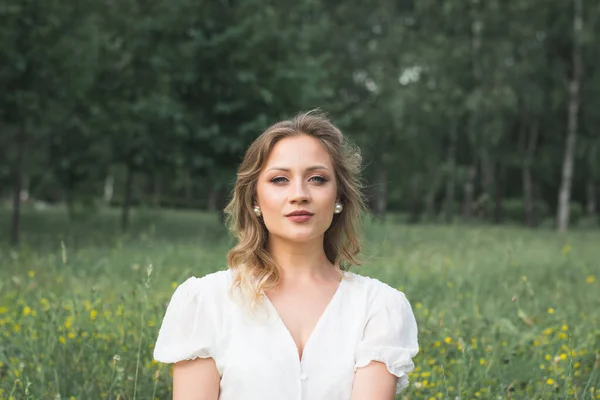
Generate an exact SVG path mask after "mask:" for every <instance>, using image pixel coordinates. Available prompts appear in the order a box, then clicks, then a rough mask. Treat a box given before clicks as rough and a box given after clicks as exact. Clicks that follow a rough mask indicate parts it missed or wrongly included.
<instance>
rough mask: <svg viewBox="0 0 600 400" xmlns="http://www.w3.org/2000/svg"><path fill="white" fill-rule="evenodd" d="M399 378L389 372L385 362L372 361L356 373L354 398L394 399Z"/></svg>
mask: <svg viewBox="0 0 600 400" xmlns="http://www.w3.org/2000/svg"><path fill="white" fill-rule="evenodd" d="M397 380H398V378H397V377H396V376H395V375H392V374H390V373H389V372H388V370H387V368H386V366H385V364H383V363H381V362H378V361H371V362H370V363H369V364H368V365H366V366H364V367H362V368H358V369H357V370H356V372H355V374H354V383H353V385H352V400H393V399H394V396H395V395H396V382H397Z"/></svg>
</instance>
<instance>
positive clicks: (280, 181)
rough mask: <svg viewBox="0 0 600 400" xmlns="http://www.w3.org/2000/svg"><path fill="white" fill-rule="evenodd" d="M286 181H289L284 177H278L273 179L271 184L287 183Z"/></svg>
mask: <svg viewBox="0 0 600 400" xmlns="http://www.w3.org/2000/svg"><path fill="white" fill-rule="evenodd" d="M286 180H287V179H285V178H284V177H283V176H278V177H275V178H273V179H271V182H273V183H282V182H285V181H286Z"/></svg>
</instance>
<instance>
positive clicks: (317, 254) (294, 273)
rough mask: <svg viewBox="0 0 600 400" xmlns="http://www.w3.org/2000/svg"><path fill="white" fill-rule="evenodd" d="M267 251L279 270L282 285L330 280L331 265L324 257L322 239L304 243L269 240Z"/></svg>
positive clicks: (276, 239)
mask: <svg viewBox="0 0 600 400" xmlns="http://www.w3.org/2000/svg"><path fill="white" fill-rule="evenodd" d="M267 251H268V252H269V254H270V255H271V257H272V258H273V260H275V262H276V263H277V265H279V267H280V268H281V278H282V281H283V282H282V283H284V284H285V283H286V282H290V281H293V282H295V283H298V284H302V283H303V282H308V281H313V280H315V279H327V280H328V279H330V278H331V277H333V276H334V275H333V274H332V272H334V269H333V268H332V267H333V265H332V264H331V262H330V261H329V260H328V259H327V256H326V255H325V249H324V248H323V237H321V238H319V239H316V240H313V241H310V242H304V243H298V242H289V241H284V240H280V239H279V238H269V241H268V243H267Z"/></svg>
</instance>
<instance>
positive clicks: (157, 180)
mask: <svg viewBox="0 0 600 400" xmlns="http://www.w3.org/2000/svg"><path fill="white" fill-rule="evenodd" d="M153 191H154V198H153V200H152V202H153V204H154V208H160V200H161V196H162V174H161V173H160V172H158V173H156V174H154V190H153Z"/></svg>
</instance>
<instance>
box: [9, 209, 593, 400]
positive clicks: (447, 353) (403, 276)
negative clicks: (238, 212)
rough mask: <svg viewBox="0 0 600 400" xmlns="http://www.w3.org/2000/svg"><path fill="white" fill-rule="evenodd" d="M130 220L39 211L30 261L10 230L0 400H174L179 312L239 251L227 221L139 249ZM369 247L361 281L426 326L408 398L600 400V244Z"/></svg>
mask: <svg viewBox="0 0 600 400" xmlns="http://www.w3.org/2000/svg"><path fill="white" fill-rule="evenodd" d="M8 220H9V214H8V212H7V211H4V212H0V224H1V225H0V226H4V227H5V228H6V227H8ZM118 221H119V215H118V212H117V211H113V210H107V211H102V212H100V213H99V214H98V215H93V216H90V217H88V218H86V219H85V220H82V221H79V222H75V223H68V221H67V220H66V216H65V214H64V212H62V211H61V210H56V209H50V210H47V211H44V212H34V211H27V212H25V214H24V216H23V245H22V246H21V248H20V249H19V250H14V249H11V248H10V247H9V246H8V245H7V244H6V243H7V236H6V231H7V229H4V230H3V232H2V235H0V399H9V398H11V396H12V398H14V399H57V398H61V399H71V398H73V399H78V400H79V399H85V400H87V399H117V398H118V397H119V398H120V399H121V400H125V399H134V398H136V399H151V398H158V399H167V398H170V391H169V388H170V385H171V377H170V369H169V368H168V367H167V366H166V365H161V364H156V363H153V362H152V348H153V345H154V340H155V338H156V334H157V330H158V326H159V324H160V322H161V318H162V315H163V313H164V311H165V306H166V302H167V301H168V300H169V298H170V296H171V294H172V292H173V290H174V287H175V285H176V284H178V283H181V282H182V281H183V280H185V278H187V277H188V276H191V275H195V276H202V275H204V274H206V273H208V272H210V271H214V270H219V269H223V268H224V267H225V253H226V252H227V249H228V248H229V247H230V246H231V245H232V240H231V238H229V236H228V235H227V232H226V231H225V229H224V228H223V227H222V226H221V223H220V221H219V219H218V218H217V217H216V216H215V215H208V214H202V213H191V212H176V211H162V212H153V211H148V210H145V211H144V210H137V211H136V212H134V214H133V216H132V227H131V230H130V233H128V234H126V235H123V234H120V233H119V230H118ZM366 232H367V235H366V236H367V239H368V241H367V243H368V245H367V246H366V250H367V257H366V264H365V266H363V267H359V268H353V271H355V272H357V273H360V274H364V275H368V276H374V277H377V278H379V279H381V280H383V281H385V282H387V283H389V284H390V285H392V286H394V287H397V288H399V289H400V290H402V291H404V292H405V293H406V295H407V297H408V299H409V300H410V301H411V303H412V306H413V310H414V312H415V315H416V317H417V322H418V325H419V332H420V333H419V339H420V345H421V352H420V354H419V355H418V356H417V357H416V358H415V360H414V361H415V364H416V366H417V368H416V370H415V372H413V373H412V374H411V376H410V381H411V385H410V386H409V388H408V389H407V390H406V391H404V392H403V393H402V394H401V395H400V396H399V398H409V399H430V398H444V399H446V398H448V399H455V398H457V396H459V397H460V398H461V399H477V398H481V399H509V398H513V399H523V398H527V399H537V398H544V399H546V398H552V399H571V398H577V399H599V398H600V367H599V365H598V364H600V232H599V231H578V232H572V233H570V234H568V235H566V236H560V235H558V234H556V233H555V232H552V231H545V230H541V231H530V230H525V229H522V228H518V227H486V226H471V227H469V226H434V225H430V226H426V225H418V226H411V225H402V224H399V223H396V222H389V223H379V222H374V221H368V222H367V223H366ZM150 266H151V272H149V271H150ZM115 356H118V357H116V358H115ZM57 396H60V397H57Z"/></svg>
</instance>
